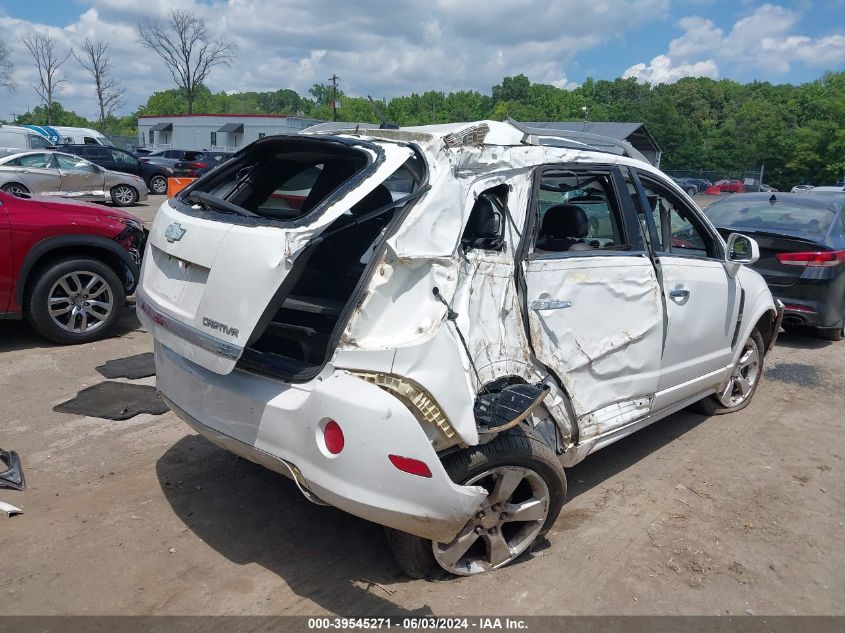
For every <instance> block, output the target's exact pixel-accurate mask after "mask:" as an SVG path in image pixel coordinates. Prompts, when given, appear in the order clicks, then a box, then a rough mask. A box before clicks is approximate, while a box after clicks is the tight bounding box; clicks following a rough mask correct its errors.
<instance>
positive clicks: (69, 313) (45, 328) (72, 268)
mask: <svg viewBox="0 0 845 633" xmlns="http://www.w3.org/2000/svg"><path fill="white" fill-rule="evenodd" d="M35 274H37V275H38V276H37V278H35V279H33V281H32V284H31V286H30V289H29V291H28V292H27V296H26V299H25V311H26V318H27V321H29V323H30V325H32V327H33V328H35V330H36V331H37V332H38V333H39V334H41V335H42V336H44V337H46V338H48V339H50V340H51V341H54V342H56V343H61V344H62V345H72V344H76V343H88V342H89V341H95V340H98V339H101V338H103V337H105V336H107V335H108V333H109V331H110V330H111V329H112V328H113V327H114V325H115V323H116V322H117V320H118V319H119V318H120V313H121V312H122V310H123V306H124V304H125V301H126V291H125V289H124V287H123V283H121V281H120V279H119V278H118V276H117V274H116V273H115V272H114V271H113V270H112V269H111V268H110V267H109V266H107V265H106V264H104V263H103V262H102V261H100V260H98V259H94V258H93V257H82V256H80V257H73V256H68V257H63V258H61V259H58V260H55V261H53V262H50V263H49V264H47V265H46V266H45V267H44V268H41V269H39V270H38V271H37V272H36V273H35ZM74 276H75V277H74ZM76 279H78V280H79V283H78V284H77V282H76V281H75V280H76ZM92 281H93V283H92V284H91V286H90V289H88V290H86V286H88V285H89V283H91V282H92ZM62 282H64V286H63V285H62ZM77 286H79V287H77ZM65 288H67V289H69V291H70V292H68V290H65ZM76 290H80V292H79V293H78V295H79V296H76V297H74V296H73V295H74V294H76V293H75V291H76ZM65 298H67V300H65ZM74 309H76V313H74V312H73V310H74ZM51 310H52V313H51ZM83 313H85V314H84V327H83ZM74 315H78V316H74ZM72 317H73V320H72V321H71V318H72Z"/></svg>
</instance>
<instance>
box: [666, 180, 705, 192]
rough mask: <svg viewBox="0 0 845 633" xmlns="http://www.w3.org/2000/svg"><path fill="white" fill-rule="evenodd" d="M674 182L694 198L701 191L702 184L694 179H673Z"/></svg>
mask: <svg viewBox="0 0 845 633" xmlns="http://www.w3.org/2000/svg"><path fill="white" fill-rule="evenodd" d="M672 180H674V181H675V183H677V185H678V186H679V187H680V188H681V189H683V190H684V191H686V192H687V193H688V194H689V195H691V196H694V195H695V194H697V193H698V192H699V191H700V190H701V187H700V184H699V183H698V182H696V180H695V179H693V178H673V179H672Z"/></svg>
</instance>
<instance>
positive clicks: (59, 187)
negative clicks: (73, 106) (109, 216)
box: [0, 151, 147, 207]
mask: <svg viewBox="0 0 845 633" xmlns="http://www.w3.org/2000/svg"><path fill="white" fill-rule="evenodd" d="M0 189H2V190H3V191H5V192H6V193H11V194H13V195H16V196H21V195H26V194H30V193H33V194H42V195H47V196H62V197H65V198H78V199H80V200H91V201H95V202H113V203H114V204H116V205H117V206H119V207H127V206H130V205H133V204H135V203H137V202H138V201H139V200H146V199H147V186H146V184H145V183H144V181H143V179H142V178H140V177H139V176H134V175H132V174H124V173H120V172H117V171H110V170H108V169H104V168H102V167H100V166H99V165H95V164H94V163H92V162H89V161H87V160H85V159H84V158H81V157H79V156H74V155H73V154H66V153H63V152H53V151H43V152H23V153H20V154H12V155H11V156H6V157H5V158H2V159H0Z"/></svg>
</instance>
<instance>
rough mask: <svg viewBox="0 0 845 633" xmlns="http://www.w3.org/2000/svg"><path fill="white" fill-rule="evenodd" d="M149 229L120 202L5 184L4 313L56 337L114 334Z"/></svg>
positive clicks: (0, 255)
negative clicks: (24, 193) (21, 191)
mask: <svg viewBox="0 0 845 633" xmlns="http://www.w3.org/2000/svg"><path fill="white" fill-rule="evenodd" d="M146 236H147V230H146V229H145V228H144V226H143V224H142V223H141V221H140V220H139V219H138V218H136V217H135V216H133V215H130V214H128V213H126V212H124V211H121V210H119V209H114V208H109V207H102V206H97V205H93V204H88V203H85V202H76V201H72V200H57V199H55V198H40V197H24V198H19V197H16V196H13V195H11V194H8V193H5V192H2V191H0V319H19V318H25V319H26V320H27V321H28V322H29V323H30V324H31V325H32V327H33V328H35V329H36V330H37V331H38V332H39V333H41V334H42V335H43V336H45V337H47V338H49V339H50V340H52V341H55V342H57V343H64V344H68V343H86V342H89V341H93V340H96V339H100V338H103V337H104V336H107V335H108V334H109V332H110V331H111V329H112V328H113V327H114V325H115V324H116V322H117V320H118V319H119V318H120V313H121V311H122V309H123V307H124V305H125V299H126V297H127V296H128V295H130V294H132V292H133V291H134V289H135V285H136V282H137V280H138V273H139V265H140V262H141V255H142V253H143V250H144V243H145V241H146Z"/></svg>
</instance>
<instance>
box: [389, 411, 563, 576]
mask: <svg viewBox="0 0 845 633" xmlns="http://www.w3.org/2000/svg"><path fill="white" fill-rule="evenodd" d="M443 466H444V468H445V469H446V472H447V473H449V476H450V477H451V478H452V480H453V481H455V482H456V483H461V484H464V485H473V486H482V487H484V488H485V489H486V490H487V491H488V495H487V498H486V499H485V500H484V502H483V503H482V504H481V506H479V508H478V511H477V512H476V514H475V515H474V516H473V517H472V518H471V519H470V520H469V521H468V522H467V524H466V525H465V526H464V527H463V528H462V529H461V531H460V532H459V533H458V535H457V536H456V537H455V538H454V539H453V540H452V541H451V542H450V543H434V542H432V541H430V540H428V539H424V538H421V537H418V536H414V535H412V534H407V533H405V532H400V531H398V530H394V529H391V528H387V529H386V534H387V542H388V545H389V546H390V549H391V551H392V553H393V556H394V558H395V559H396V563H397V565H398V566H399V567H400V569H402V571H403V572H405V573H406V574H407V575H408V576H410V577H412V578H424V577H426V576H428V575H429V574H431V573H432V572H433V571H434V570H435V569H436V568H437V567H438V566H439V567H440V568H442V569H443V570H445V571H447V572H449V573H450V574H455V575H459V576H470V575H474V574H478V573H483V572H486V571H492V570H494V569H499V568H500V567H504V566H506V565H508V564H510V563H511V562H513V561H514V560H516V559H517V558H519V557H520V556H521V555H523V554H524V553H525V552H526V551H528V550H529V548H530V547H531V545H532V544H533V543H534V542H535V541H537V539H539V538H542V537H543V536H544V535H545V534H546V533H547V532H548V531H549V529H551V527H552V525H554V522H555V520H557V517H558V515H559V514H560V510H561V508H562V506H563V502H564V500H565V498H566V475H565V473H564V470H563V467H562V466H561V465H560V461H559V460H558V458H557V456H556V455H555V454H554V452H553V451H552V450H551V449H550V448H549V447H548V446H547V445H546V444H545V443H544V442H543V441H542V440H541V439H540V438H539V437H538V436H537V435H536V434H535V433H534V432H533V431H532V430H530V429H528V428H527V427H525V426H518V427H515V428H513V429H510V430H508V431H505V432H503V433H500V434H499V435H497V436H496V437H495V438H494V439H493V440H492V441H490V442H488V443H486V444H482V445H480V446H473V447H470V448H468V449H465V450H463V451H460V452H457V453H452V454H451V455H448V456H447V457H445V458H444V459H443Z"/></svg>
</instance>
